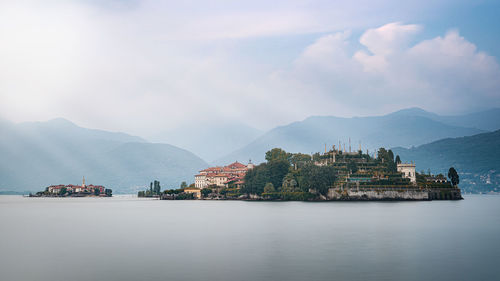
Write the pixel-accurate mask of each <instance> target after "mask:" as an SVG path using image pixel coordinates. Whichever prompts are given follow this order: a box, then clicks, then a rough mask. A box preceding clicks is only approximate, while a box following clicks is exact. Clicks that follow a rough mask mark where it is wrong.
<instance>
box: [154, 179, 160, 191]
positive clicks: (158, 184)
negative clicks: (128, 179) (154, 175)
mask: <svg viewBox="0 0 500 281" xmlns="http://www.w3.org/2000/svg"><path fill="white" fill-rule="evenodd" d="M160 192H161V186H160V182H159V181H157V180H155V181H154V183H153V193H154V194H156V195H159V194H160Z"/></svg>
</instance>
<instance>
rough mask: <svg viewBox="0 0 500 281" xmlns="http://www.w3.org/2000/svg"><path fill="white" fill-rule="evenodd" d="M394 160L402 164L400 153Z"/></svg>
mask: <svg viewBox="0 0 500 281" xmlns="http://www.w3.org/2000/svg"><path fill="white" fill-rule="evenodd" d="M394 162H396V164H401V158H400V157H399V155H396V160H395V161H394Z"/></svg>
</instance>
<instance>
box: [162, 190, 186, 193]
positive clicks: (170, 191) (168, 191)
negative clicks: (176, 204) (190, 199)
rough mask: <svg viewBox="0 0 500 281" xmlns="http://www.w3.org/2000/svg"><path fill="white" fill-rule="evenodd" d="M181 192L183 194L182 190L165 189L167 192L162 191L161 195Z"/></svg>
mask: <svg viewBox="0 0 500 281" xmlns="http://www.w3.org/2000/svg"><path fill="white" fill-rule="evenodd" d="M182 192H184V189H167V190H165V191H163V193H165V194H179V193H182Z"/></svg>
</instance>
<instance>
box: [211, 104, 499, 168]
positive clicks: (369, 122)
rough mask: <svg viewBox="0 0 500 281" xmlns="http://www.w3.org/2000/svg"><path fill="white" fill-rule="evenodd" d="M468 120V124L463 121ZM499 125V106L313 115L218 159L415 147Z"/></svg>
mask: <svg viewBox="0 0 500 281" xmlns="http://www.w3.org/2000/svg"><path fill="white" fill-rule="evenodd" d="M461 124H465V125H461ZM494 129H500V109H492V110H488V111H482V112H478V113H473V114H467V115H458V116H440V115H437V114H434V113H430V112H427V111H425V110H422V109H419V108H410V109H404V110H400V111H397V112H394V113H391V114H387V115H384V116H371V117H352V118H341V117H335V116H312V117H309V118H306V119H305V120H303V121H299V122H293V123H291V124H288V125H285V126H279V127H276V128H274V129H272V130H270V131H268V132H266V133H265V134H263V135H262V136H260V137H258V138H257V139H255V140H253V141H252V142H251V143H249V144H248V145H246V146H244V147H242V148H240V149H238V150H235V151H233V152H232V153H229V154H228V155H225V156H223V157H221V158H219V159H218V160H216V161H215V162H216V163H227V162H231V161H235V160H238V161H248V159H252V160H253V161H254V162H256V163H259V162H262V161H264V154H265V152H266V151H267V150H269V149H272V148H274V147H280V148H283V149H285V150H286V151H290V152H302V153H312V152H318V151H323V150H324V147H325V144H327V146H328V148H330V147H331V145H336V146H337V147H338V145H339V141H340V142H341V145H342V147H344V146H345V147H346V150H349V138H350V139H351V149H352V150H358V149H359V144H360V142H361V146H362V149H363V151H366V149H369V150H370V151H372V152H373V151H375V150H376V149H378V148H380V147H396V146H401V147H407V148H409V147H412V146H418V145H422V144H426V143H429V142H433V141H436V140H439V139H443V138H448V137H461V136H470V135H474V134H479V133H483V132H486V131H488V130H494Z"/></svg>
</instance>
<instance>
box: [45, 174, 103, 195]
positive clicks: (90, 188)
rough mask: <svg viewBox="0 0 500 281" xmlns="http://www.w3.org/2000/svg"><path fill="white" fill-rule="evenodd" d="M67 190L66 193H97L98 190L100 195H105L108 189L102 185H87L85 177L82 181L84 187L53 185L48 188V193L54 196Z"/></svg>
mask: <svg viewBox="0 0 500 281" xmlns="http://www.w3.org/2000/svg"><path fill="white" fill-rule="evenodd" d="M63 188H65V189H66V192H69V193H96V190H98V192H99V194H105V190H106V188H105V187H104V186H102V185H92V184H90V185H86V184H85V177H83V180H82V185H73V184H68V185H64V184H58V185H51V186H49V187H47V191H48V192H49V193H52V194H59V193H61V190H62V189H63Z"/></svg>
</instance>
